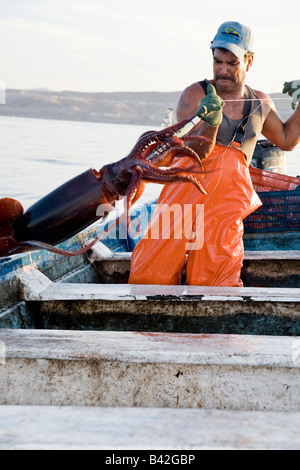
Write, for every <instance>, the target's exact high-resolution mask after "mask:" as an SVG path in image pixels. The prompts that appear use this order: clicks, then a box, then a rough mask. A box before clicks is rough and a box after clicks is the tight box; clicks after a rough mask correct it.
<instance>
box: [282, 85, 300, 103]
mask: <svg viewBox="0 0 300 470" xmlns="http://www.w3.org/2000/svg"><path fill="white" fill-rule="evenodd" d="M282 93H288V94H289V95H290V96H291V97H292V98H293V101H292V108H293V109H296V107H297V104H298V103H299V102H300V80H294V81H293V82H285V84H284V88H283V90H282Z"/></svg>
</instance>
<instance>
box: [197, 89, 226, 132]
mask: <svg viewBox="0 0 300 470" xmlns="http://www.w3.org/2000/svg"><path fill="white" fill-rule="evenodd" d="M224 104H225V103H224V101H223V100H222V98H220V97H219V96H218V95H217V93H216V89H215V87H214V86H213V85H211V84H209V85H208V87H207V95H206V96H205V97H204V98H203V99H202V100H201V103H200V108H199V109H198V111H197V113H196V114H197V116H199V117H200V118H201V119H202V120H203V121H206V122H207V123H208V124H209V125H210V126H213V127H216V126H219V125H220V124H221V122H222V119H223V113H222V108H223V106H224Z"/></svg>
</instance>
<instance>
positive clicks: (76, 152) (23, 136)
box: [0, 116, 300, 209]
mask: <svg viewBox="0 0 300 470" xmlns="http://www.w3.org/2000/svg"><path fill="white" fill-rule="evenodd" d="M157 129H159V127H157ZM147 130H150V129H149V126H147V127H145V126H132V125H119V124H102V123H89V122H71V121H56V120H46V119H45V120H43V119H29V118H15V117H6V116H0V155H1V174H0V188H1V191H0V198H1V197H12V198H15V199H18V200H19V201H20V202H21V203H22V204H23V206H24V208H25V209H27V208H28V207H29V206H30V205H31V204H32V203H34V202H36V201H37V200H38V199H40V198H41V197H43V196H45V195H46V194H48V193H49V192H50V191H52V190H53V189H55V188H57V187H58V186H60V185H61V184H63V183H65V182H66V181H67V180H69V179H71V178H73V177H74V176H77V175H78V174H80V173H83V172H84V171H85V170H87V169H89V168H95V169H96V170H99V169H100V168H101V167H102V166H103V165H105V164H107V163H111V162H114V161H117V160H119V159H121V158H123V157H125V156H126V155H127V154H128V153H129V152H130V151H131V149H132V148H133V146H134V145H135V143H136V141H137V139H138V138H139V136H140V135H141V134H142V133H143V132H145V131H147ZM286 160H287V169H288V174H289V175H290V176H297V175H300V145H299V146H298V148H296V149H295V150H294V151H293V152H287V153H286ZM160 189H161V186H160V185H147V189H146V192H145V194H144V199H146V198H148V197H149V196H151V195H153V194H157V193H158V191H159V190H160Z"/></svg>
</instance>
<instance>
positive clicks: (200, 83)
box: [198, 78, 209, 95]
mask: <svg viewBox="0 0 300 470" xmlns="http://www.w3.org/2000/svg"><path fill="white" fill-rule="evenodd" d="M198 83H199V85H201V86H202V88H203V90H204V93H205V94H206V95H207V87H208V85H209V81H208V80H207V78H206V79H205V80H202V81H201V82H198Z"/></svg>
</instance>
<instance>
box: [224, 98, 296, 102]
mask: <svg viewBox="0 0 300 470" xmlns="http://www.w3.org/2000/svg"><path fill="white" fill-rule="evenodd" d="M269 99H270V100H271V101H279V100H280V101H283V100H289V101H290V100H291V98H288V97H285V96H284V97H282V98H271V97H269V98H257V99H256V100H255V99H253V98H241V99H240V98H239V99H236V100H223V101H224V102H225V103H231V102H234V101H258V100H259V101H268V100H269Z"/></svg>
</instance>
